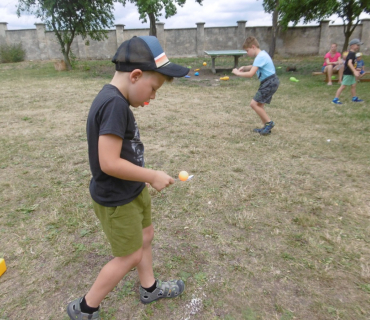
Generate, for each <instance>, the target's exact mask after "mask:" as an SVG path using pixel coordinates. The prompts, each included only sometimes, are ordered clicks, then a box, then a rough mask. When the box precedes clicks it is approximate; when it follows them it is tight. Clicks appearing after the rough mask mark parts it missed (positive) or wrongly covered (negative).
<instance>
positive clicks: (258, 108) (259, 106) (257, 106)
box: [250, 99, 271, 124]
mask: <svg viewBox="0 0 370 320" xmlns="http://www.w3.org/2000/svg"><path fill="white" fill-rule="evenodd" d="M264 105H265V104H264V103H260V102H257V101H256V100H254V99H252V101H251V104H250V106H251V108H252V109H253V110H254V111H255V112H256V113H257V114H258V116H259V117H260V118H261V120H262V123H263V124H265V123H266V122H270V121H271V119H270V117H269V116H268V115H267V113H266V111H265V109H264Z"/></svg>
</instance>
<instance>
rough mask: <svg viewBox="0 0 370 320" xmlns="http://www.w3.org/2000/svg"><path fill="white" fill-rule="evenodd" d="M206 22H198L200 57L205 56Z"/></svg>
mask: <svg viewBox="0 0 370 320" xmlns="http://www.w3.org/2000/svg"><path fill="white" fill-rule="evenodd" d="M205 24H206V23H205V22H197V23H196V25H197V42H196V53H197V56H198V57H202V56H204V25H205Z"/></svg>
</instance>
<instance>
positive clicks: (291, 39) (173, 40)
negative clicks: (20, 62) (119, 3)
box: [0, 19, 370, 60]
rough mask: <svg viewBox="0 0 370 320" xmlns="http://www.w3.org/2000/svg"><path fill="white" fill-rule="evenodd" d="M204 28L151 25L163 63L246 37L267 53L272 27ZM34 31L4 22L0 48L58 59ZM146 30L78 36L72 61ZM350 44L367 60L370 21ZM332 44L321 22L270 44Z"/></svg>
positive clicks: (297, 49)
mask: <svg viewBox="0 0 370 320" xmlns="http://www.w3.org/2000/svg"><path fill="white" fill-rule="evenodd" d="M205 24H206V23H205V22H198V23H197V24H196V27H195V28H185V29H165V28H164V23H161V22H159V23H157V37H158V39H159V41H160V43H161V45H162V47H163V49H164V50H165V52H166V54H167V55H168V56H169V57H191V56H203V55H204V51H205V50H231V49H241V47H242V44H243V42H244V40H245V38H246V37H248V36H251V35H253V36H255V37H256V38H257V39H258V41H259V43H260V46H261V49H264V50H266V51H268V49H269V45H270V42H271V34H272V33H271V31H272V27H250V26H247V25H246V24H247V21H237V25H236V26H234V27H230V26H225V27H212V28H205ZM35 26H36V29H27V30H8V29H7V23H6V22H0V45H1V44H4V43H6V44H15V43H22V45H23V47H24V48H25V49H26V59H27V60H49V59H62V58H63V56H62V54H61V52H60V46H59V43H58V41H57V38H56V37H55V35H54V33H53V32H51V31H46V30H45V25H44V24H42V23H36V24H35ZM148 34H149V29H125V25H116V29H115V30H109V31H108V34H107V35H108V38H107V39H106V40H104V41H99V42H98V41H93V40H91V39H90V40H89V39H87V40H88V41H86V40H83V39H82V37H80V36H78V37H76V38H75V39H74V41H73V44H72V52H73V54H74V55H75V56H76V57H77V58H78V59H111V57H112V56H113V55H114V53H115V51H116V50H117V47H118V46H119V45H120V44H121V43H122V42H123V41H125V40H127V39H130V38H132V37H133V36H135V35H136V36H142V35H148ZM351 38H359V39H361V40H362V41H363V42H364V43H365V45H363V46H362V47H361V51H362V52H363V53H364V54H365V55H369V54H370V19H364V20H362V23H361V24H359V25H358V26H357V28H356V29H355V31H354V33H353V34H352V36H351ZM332 42H336V43H337V44H338V48H339V50H341V49H342V47H343V44H344V34H343V26H341V25H339V26H338V25H336V26H333V25H330V22H329V21H326V20H324V21H321V22H320V25H318V26H303V27H292V28H288V30H286V31H281V32H280V33H279V35H278V38H277V42H276V53H277V54H279V55H282V56H291V55H324V54H325V53H326V52H328V51H329V48H330V44H331V43H332Z"/></svg>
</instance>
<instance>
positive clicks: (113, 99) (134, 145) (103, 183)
mask: <svg viewBox="0 0 370 320" xmlns="http://www.w3.org/2000/svg"><path fill="white" fill-rule="evenodd" d="M86 131H87V143H88V149H89V162H90V169H91V173H92V179H91V181H90V194H91V197H92V198H93V200H94V201H95V202H97V203H99V204H101V205H103V206H106V207H116V206H120V205H124V204H127V203H129V202H131V201H132V200H134V199H135V198H136V197H137V196H138V195H139V194H140V193H141V191H142V190H143V189H144V187H145V183H144V182H136V181H127V180H122V179H118V178H115V177H112V176H109V175H107V174H105V173H104V172H103V171H102V170H101V168H100V164H99V155H98V140H99V136H101V135H104V134H114V135H116V136H119V137H120V138H122V139H123V141H122V149H121V158H122V159H125V160H127V161H130V162H132V163H133V164H135V165H138V166H141V167H143V166H144V145H143V143H142V142H141V141H140V134H139V129H138V127H137V124H136V121H135V118H134V115H133V113H132V111H131V109H130V106H129V103H128V101H127V100H126V99H125V97H124V96H123V95H122V94H121V92H120V91H119V90H118V89H117V88H116V87H115V86H113V85H110V84H107V85H105V86H104V87H103V89H102V90H101V91H100V92H99V93H98V95H97V96H96V98H95V99H94V101H93V103H92V105H91V108H90V112H89V115H88V118H87V125H86Z"/></svg>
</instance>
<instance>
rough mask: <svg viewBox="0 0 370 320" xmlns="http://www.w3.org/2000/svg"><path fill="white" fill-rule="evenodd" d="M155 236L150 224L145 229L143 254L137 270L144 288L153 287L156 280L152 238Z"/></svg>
mask: <svg viewBox="0 0 370 320" xmlns="http://www.w3.org/2000/svg"><path fill="white" fill-rule="evenodd" d="M153 237H154V228H153V226H152V225H151V226H149V227H147V228H145V229H143V256H142V259H141V261H140V263H139V264H138V265H137V271H138V274H139V278H140V284H141V286H142V287H144V288H149V287H151V286H152V285H153V284H154V282H155V278H154V273H153V257H152V240H153Z"/></svg>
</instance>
